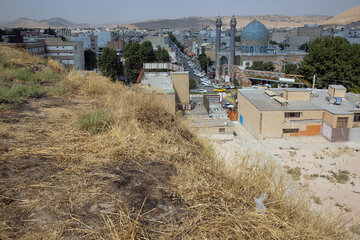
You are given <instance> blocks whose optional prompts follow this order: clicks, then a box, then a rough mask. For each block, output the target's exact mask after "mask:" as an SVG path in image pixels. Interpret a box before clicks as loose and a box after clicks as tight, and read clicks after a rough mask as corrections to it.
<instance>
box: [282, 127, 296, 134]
mask: <svg viewBox="0 0 360 240" xmlns="http://www.w3.org/2000/svg"><path fill="white" fill-rule="evenodd" d="M298 132H299V129H298V128H284V129H283V133H298Z"/></svg>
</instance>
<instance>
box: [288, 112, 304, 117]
mask: <svg viewBox="0 0 360 240" xmlns="http://www.w3.org/2000/svg"><path fill="white" fill-rule="evenodd" d="M300 116H301V112H286V113H285V117H286V118H291V117H300Z"/></svg>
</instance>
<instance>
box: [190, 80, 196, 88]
mask: <svg viewBox="0 0 360 240" xmlns="http://www.w3.org/2000/svg"><path fill="white" fill-rule="evenodd" d="M189 88H190V89H194V88H196V82H195V80H194V79H192V78H189Z"/></svg>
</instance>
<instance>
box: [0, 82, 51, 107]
mask: <svg viewBox="0 0 360 240" xmlns="http://www.w3.org/2000/svg"><path fill="white" fill-rule="evenodd" d="M44 92H45V90H44V88H42V87H41V86H40V85H39V84H36V83H29V84H21V85H15V84H11V83H7V82H0V103H21V102H23V101H24V99H25V98H26V97H35V96H40V95H42V94H44Z"/></svg>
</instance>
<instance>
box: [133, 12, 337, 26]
mask: <svg viewBox="0 0 360 240" xmlns="http://www.w3.org/2000/svg"><path fill="white" fill-rule="evenodd" d="M329 18H330V17H329V16H323V15H317V16H281V15H253V16H236V20H237V27H238V28H241V27H245V26H246V25H247V24H248V23H249V22H251V21H252V20H255V19H256V20H259V21H261V22H262V23H263V24H264V25H265V26H266V27H268V28H280V27H301V26H304V24H313V23H318V22H320V21H324V20H327V19H329ZM230 19H231V16H224V17H222V21H223V26H225V27H229V26H230ZM215 22H216V17H187V18H179V19H159V20H151V21H145V22H139V23H134V24H132V25H134V26H136V27H138V28H153V29H159V28H170V29H201V27H202V26H204V27H206V26H210V27H214V26H215Z"/></svg>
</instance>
